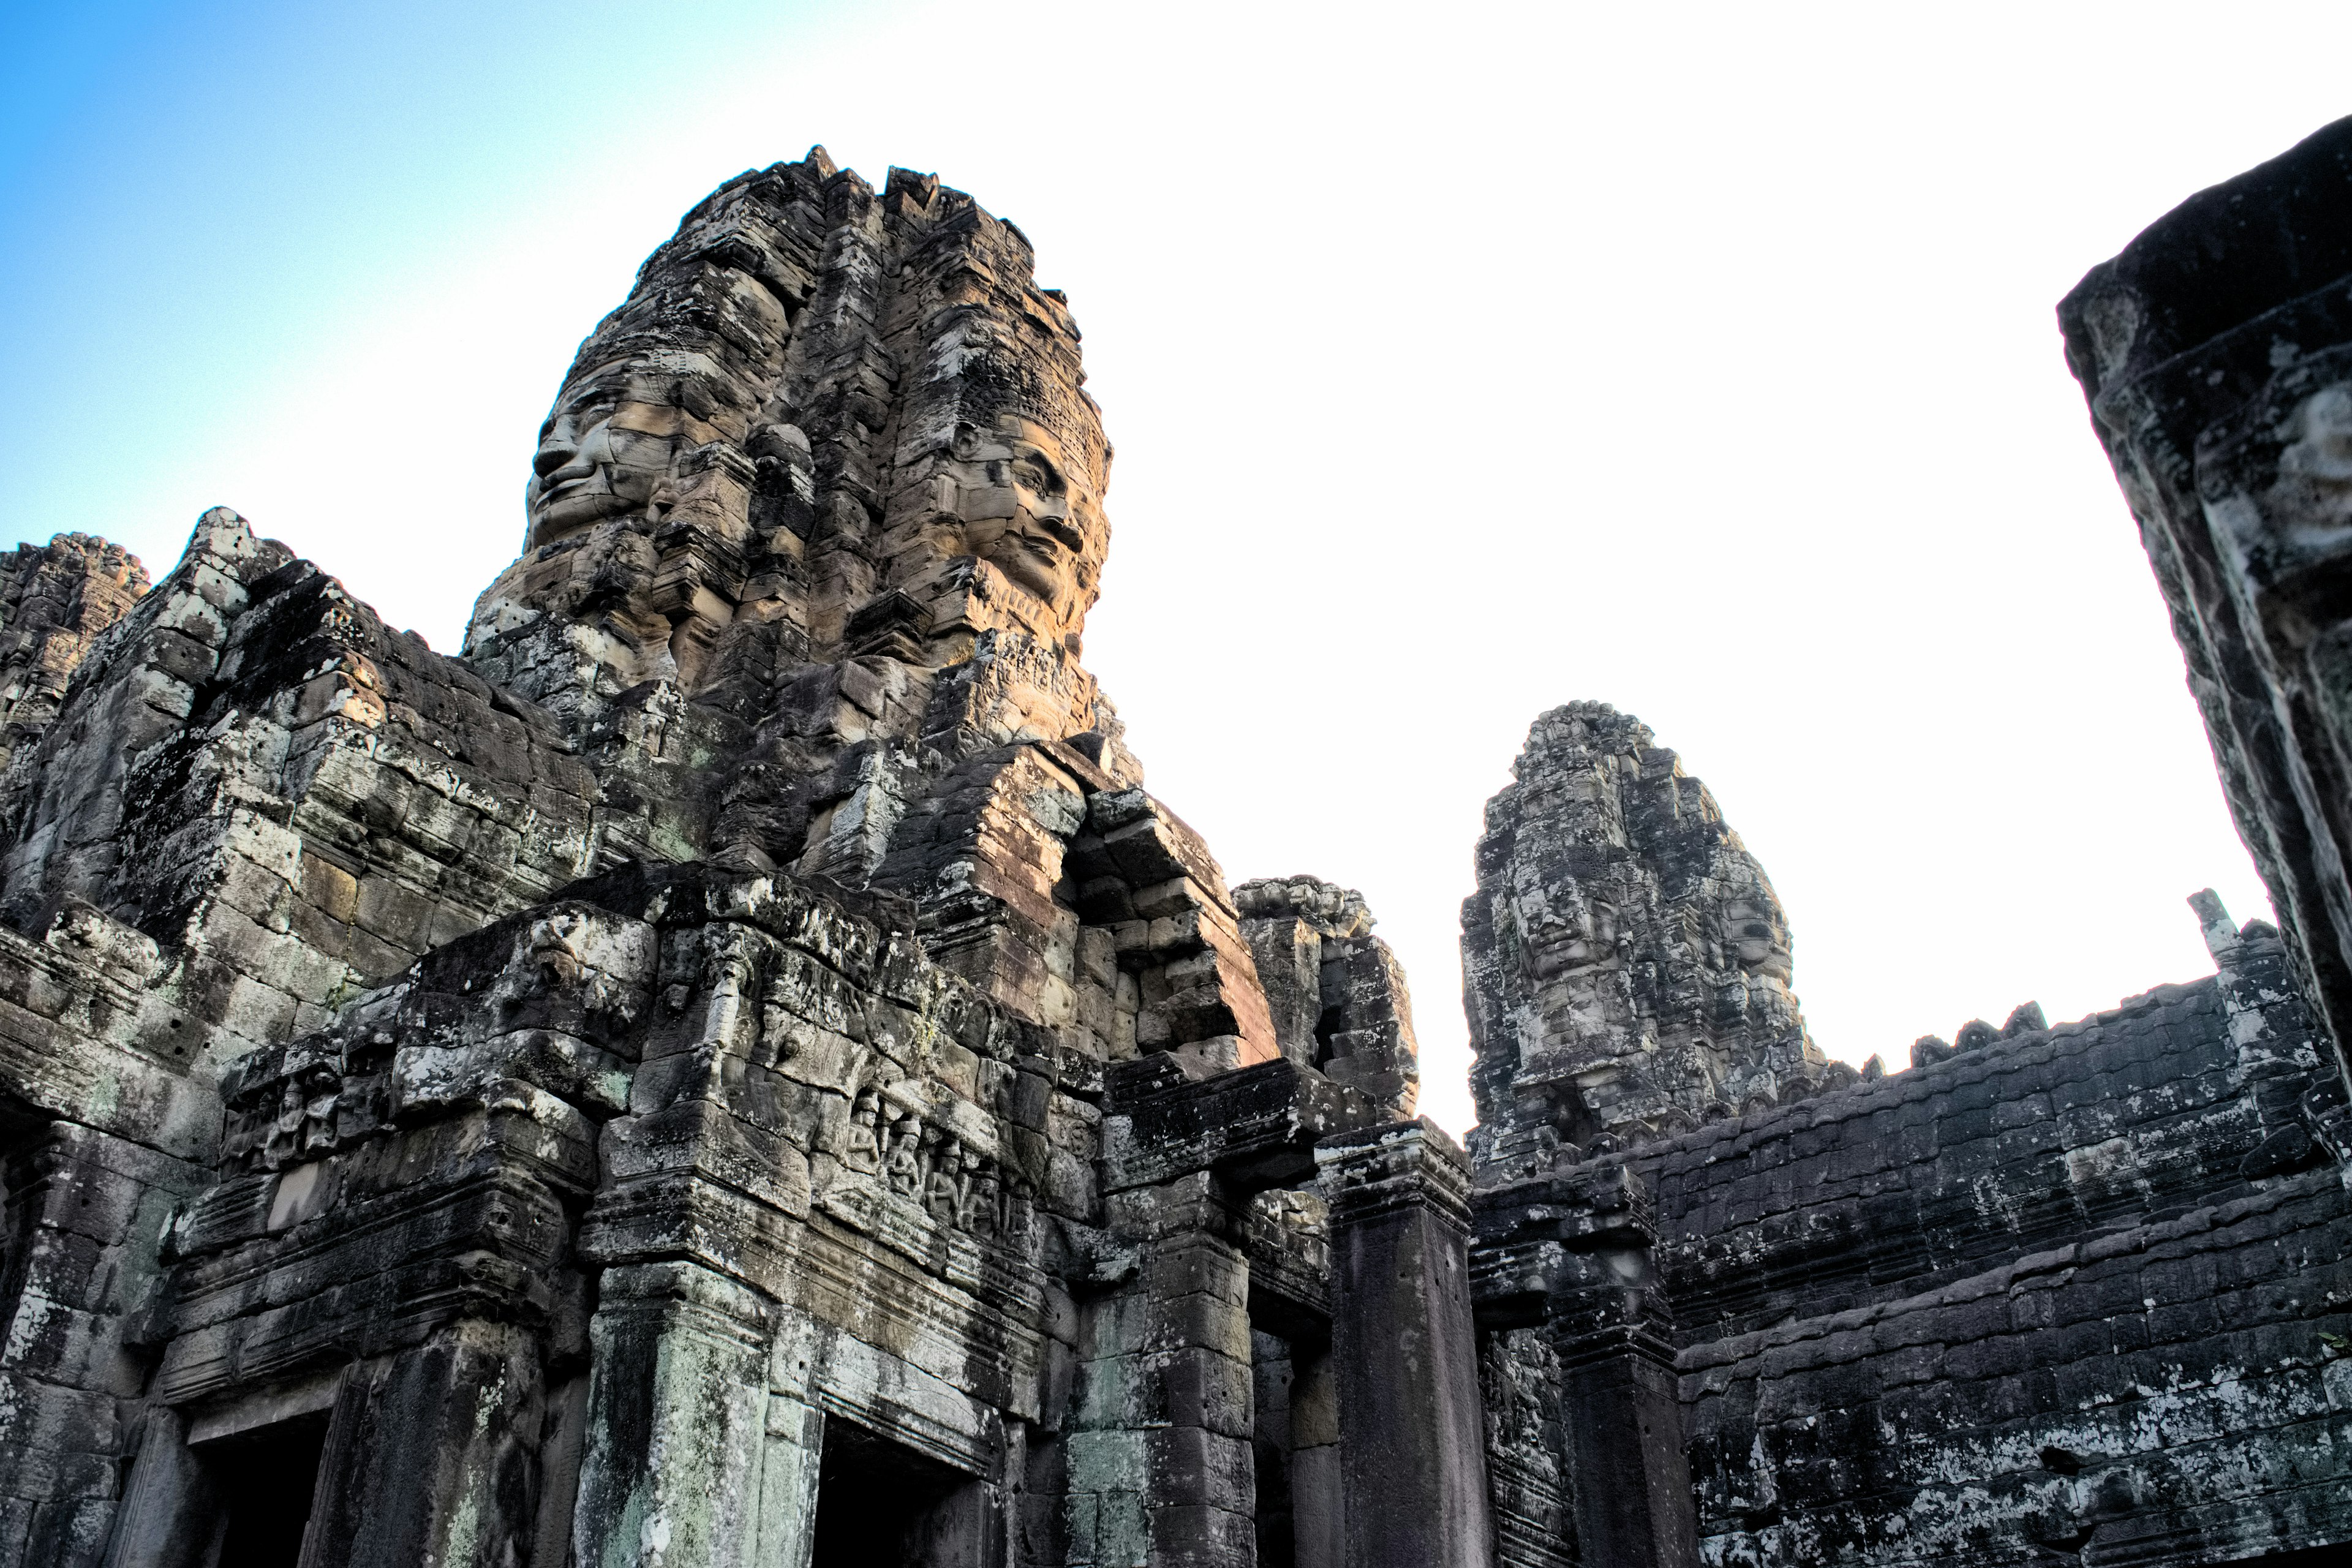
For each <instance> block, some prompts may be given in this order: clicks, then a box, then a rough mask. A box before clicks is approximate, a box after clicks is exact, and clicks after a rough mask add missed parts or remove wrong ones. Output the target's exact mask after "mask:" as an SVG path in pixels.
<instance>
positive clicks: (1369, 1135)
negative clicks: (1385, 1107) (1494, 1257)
mask: <svg viewBox="0 0 2352 1568" xmlns="http://www.w3.org/2000/svg"><path fill="white" fill-rule="evenodd" d="M1315 1173H1316V1179H1317V1181H1318V1183H1319V1184H1320V1185H1321V1187H1322V1191H1323V1198H1324V1201H1325V1202H1326V1203H1328V1204H1329V1205H1331V1226H1332V1228H1333V1229H1334V1230H1335V1231H1336V1230H1339V1229H1340V1228H1343V1227H1345V1226H1351V1225H1366V1224H1370V1222H1372V1221H1374V1220H1379V1219H1384V1218H1387V1217H1388V1216H1390V1215H1397V1214H1403V1213H1407V1212H1411V1211H1413V1210H1425V1211H1427V1212H1428V1213H1430V1214H1433V1215H1436V1216H1437V1217H1439V1218H1440V1219H1443V1220H1444V1222H1445V1223H1446V1224H1447V1225H1449V1226H1453V1227H1454V1229H1456V1230H1458V1231H1460V1232H1462V1233H1463V1234H1464V1235H1465V1236H1466V1235H1468V1234H1469V1230H1470V1157H1469V1156H1468V1155H1467V1154H1465V1153H1464V1152H1462V1147H1461V1145H1460V1144H1458V1143H1456V1142H1454V1140H1453V1139H1452V1138H1449V1137H1448V1136H1446V1133H1445V1130H1444V1128H1442V1127H1440V1126H1438V1125H1437V1123H1435V1122H1434V1121H1430V1120H1429V1119H1428V1118H1427V1117H1425V1116H1424V1117H1422V1118H1420V1119H1419V1120H1417V1121H1403V1122H1392V1123H1391V1124H1389V1125H1387V1126H1384V1127H1375V1128H1370V1129H1366V1130H1362V1131H1354V1132H1344V1133H1341V1134H1339V1135H1338V1136H1337V1137H1332V1138H1326V1139H1324V1140H1323V1141H1322V1142H1319V1143H1318V1144H1317V1145H1316V1146H1315Z"/></svg>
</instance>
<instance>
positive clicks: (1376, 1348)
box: [1315, 1118, 1494, 1568]
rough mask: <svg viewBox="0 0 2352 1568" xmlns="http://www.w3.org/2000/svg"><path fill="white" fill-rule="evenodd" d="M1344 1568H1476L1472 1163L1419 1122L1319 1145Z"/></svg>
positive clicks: (1479, 1536) (1481, 1543) (1482, 1517)
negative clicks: (1327, 1225) (1326, 1211)
mask: <svg viewBox="0 0 2352 1568" xmlns="http://www.w3.org/2000/svg"><path fill="white" fill-rule="evenodd" d="M1315 1162H1316V1166H1317V1173H1318V1178H1319V1180H1320V1182H1321V1184H1322V1188H1323V1193H1324V1196H1325V1198H1326V1199H1327V1200H1328V1202H1329V1204H1330V1205H1331V1363H1332V1367H1333V1372H1334V1381H1335V1382H1336V1384H1337V1385H1338V1394H1339V1468H1340V1488H1341V1492H1342V1497H1343V1502H1342V1508H1343V1510H1344V1513H1345V1525H1344V1532H1345V1539H1346V1562H1347V1564H1348V1568H1390V1565H1393V1568H1486V1565H1487V1564H1489V1563H1492V1562H1493V1560H1494V1555H1493V1554H1494V1526H1493V1522H1492V1521H1491V1519H1490V1518H1489V1514H1488V1507H1487V1494H1486V1443H1485V1436H1486V1434H1485V1420H1484V1417H1483V1415H1481V1412H1480V1406H1479V1400H1478V1350H1477V1341H1476V1337H1475V1331H1473V1329H1472V1326H1471V1319H1470V1264H1469V1237H1470V1207H1469V1193H1470V1163H1469V1159H1468V1157H1467V1156H1466V1155H1465V1154H1464V1153H1463V1152H1462V1151H1461V1150H1460V1148H1458V1147H1457V1146H1456V1145H1455V1144H1454V1141H1453V1140H1452V1139H1451V1138H1448V1137H1447V1136H1446V1135H1445V1133H1444V1131H1443V1130H1442V1129H1441V1128H1439V1127H1438V1125H1437V1124H1436V1123H1435V1122H1433V1121H1429V1120H1428V1119H1426V1118H1423V1119H1422V1120H1421V1121H1415V1122H1408V1123H1403V1124H1401V1125H1390V1126H1383V1127H1375V1128H1369V1129H1365V1130H1363V1131H1354V1132H1346V1133H1341V1134H1339V1135H1338V1136H1336V1137H1333V1138H1328V1139H1325V1140H1324V1141H1323V1142H1320V1143H1318V1144H1317V1145H1316V1150H1315Z"/></svg>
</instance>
